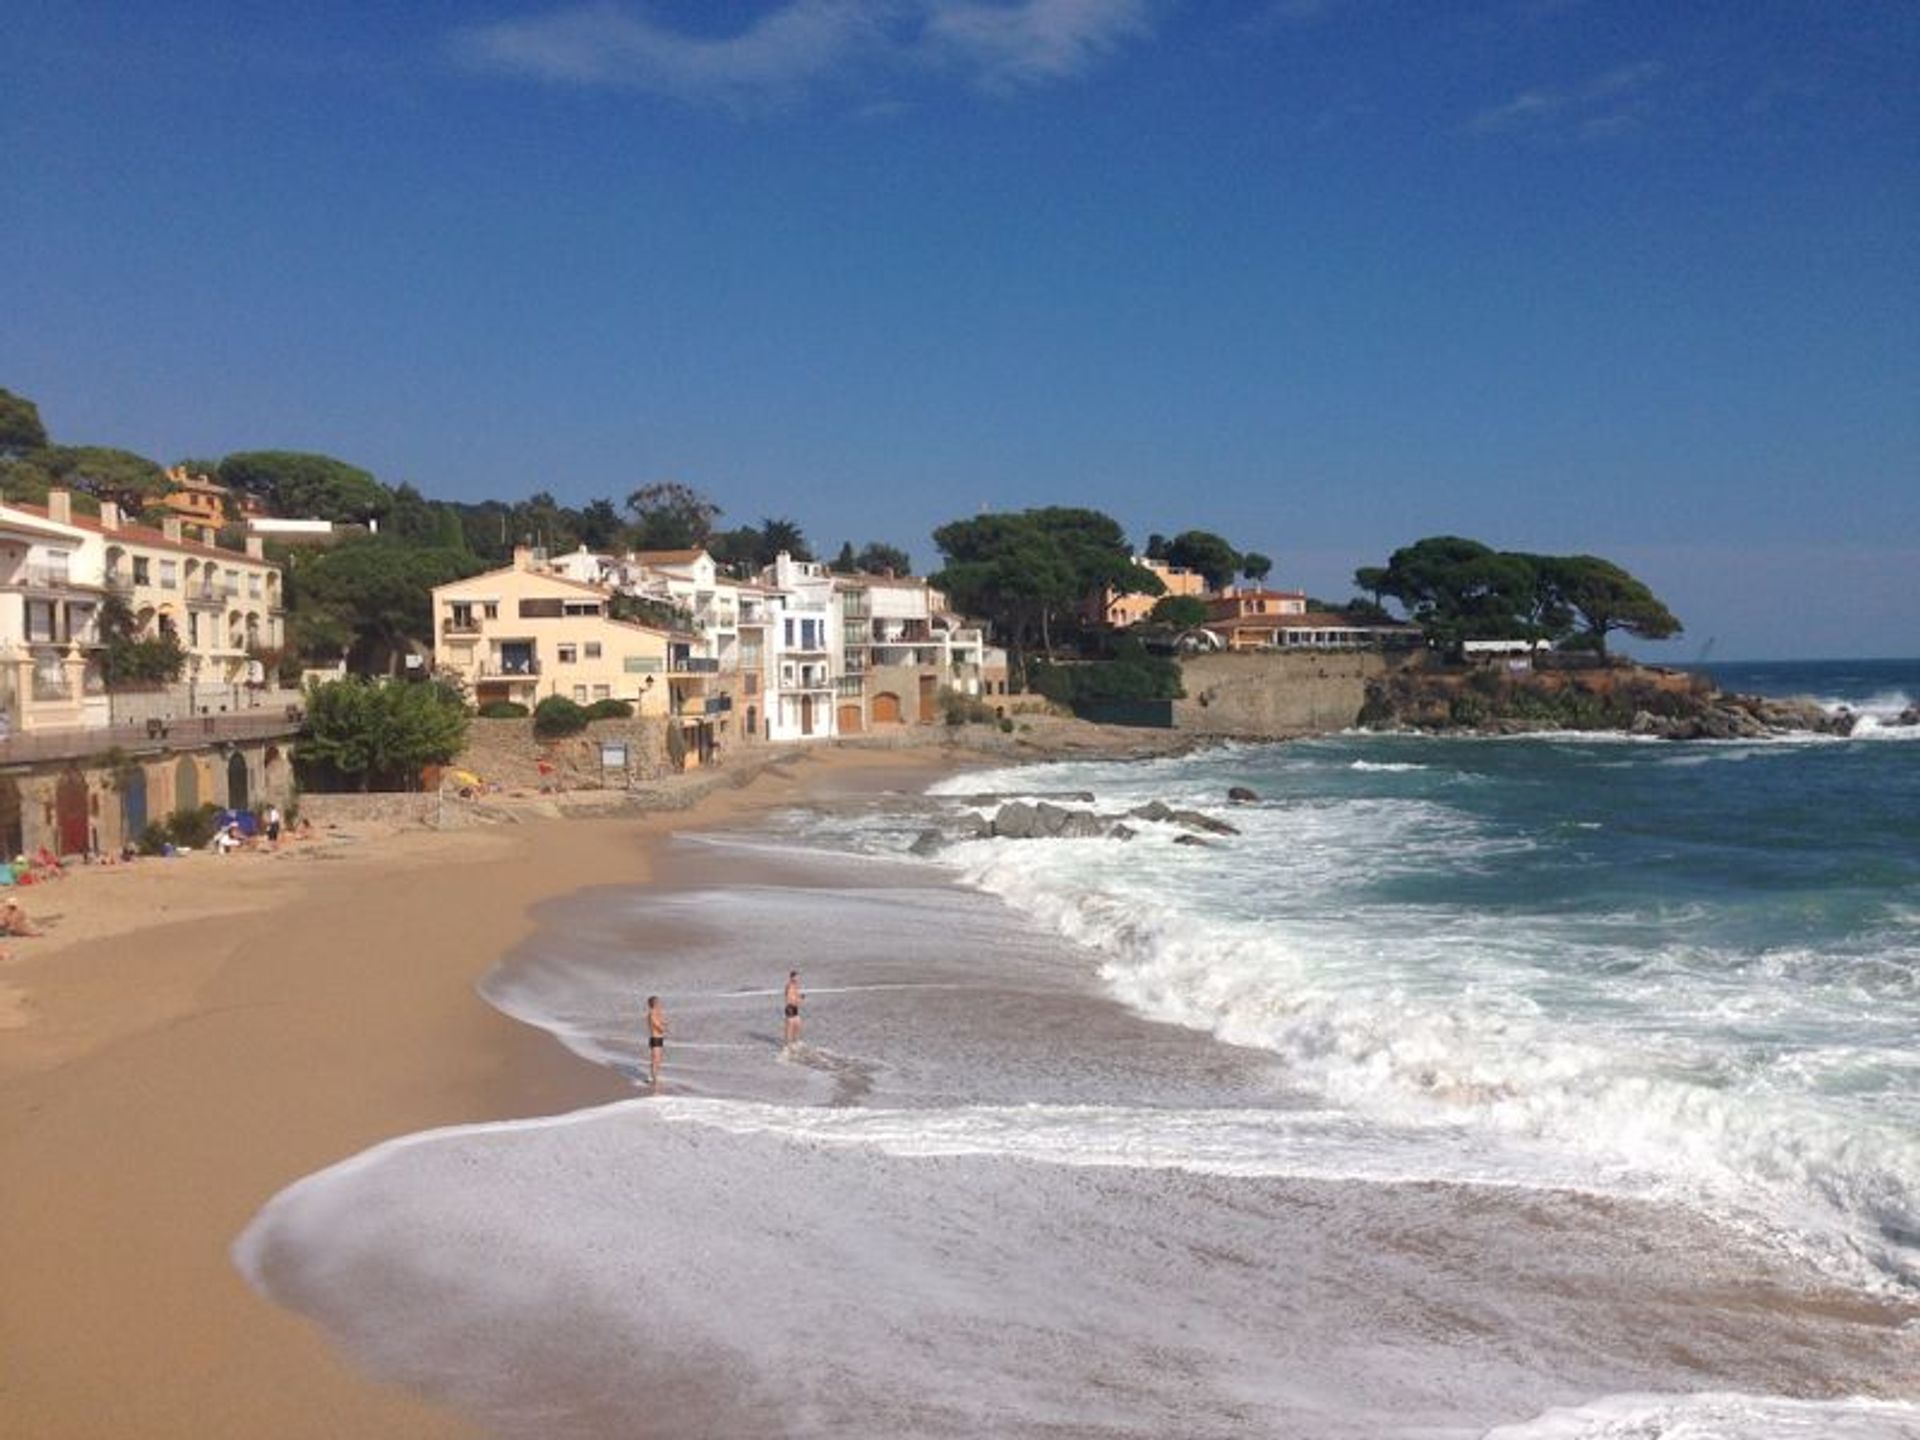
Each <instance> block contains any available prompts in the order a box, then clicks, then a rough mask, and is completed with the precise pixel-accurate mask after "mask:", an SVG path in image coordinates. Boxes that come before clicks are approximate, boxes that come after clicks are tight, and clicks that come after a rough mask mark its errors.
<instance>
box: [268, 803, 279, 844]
mask: <svg viewBox="0 0 1920 1440" xmlns="http://www.w3.org/2000/svg"><path fill="white" fill-rule="evenodd" d="M266 822H267V843H268V844H269V845H271V846H273V848H274V849H276V850H278V849H279V848H280V807H279V806H278V805H269V806H267V814H266Z"/></svg>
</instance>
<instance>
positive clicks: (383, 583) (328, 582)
mask: <svg viewBox="0 0 1920 1440" xmlns="http://www.w3.org/2000/svg"><path fill="white" fill-rule="evenodd" d="M480 568H481V564H480V562H479V561H477V560H476V559H474V557H473V556H471V555H466V554H462V553H460V552H459V551H455V550H446V549H439V548H425V547H419V546H409V545H403V544H400V543H399V542H397V541H394V540H388V539H368V540H359V541H352V542H349V543H347V544H344V545H340V546H337V547H335V548H334V549H331V550H316V551H307V552H302V553H300V554H299V555H297V557H295V558H294V560H293V564H292V566H291V570H290V575H289V580H288V589H289V594H290V595H292V596H293V597H294V602H293V603H294V608H295V613H296V614H297V615H298V617H299V618H300V621H301V623H300V625H299V626H297V627H296V630H295V634H296V636H297V643H298V644H299V645H300V646H301V649H302V651H303V653H309V654H312V653H315V651H314V650H313V649H310V648H309V647H311V646H315V645H318V644H321V643H330V642H332V641H334V640H335V639H337V637H338V634H339V631H340V629H341V628H344V629H345V630H346V632H347V634H348V637H349V648H357V649H359V650H361V651H362V652H365V653H373V654H376V655H386V656H392V655H394V654H397V653H399V652H401V651H403V650H405V649H406V648H407V646H406V642H407V641H409V640H414V641H421V642H428V641H431V639H432V637H433V587H434V586H436V585H447V584H451V583H452V582H453V581H455V580H463V579H465V578H466V577H467V576H469V575H472V574H475V573H477V572H478V571H479V570H480ZM322 617H326V618H325V619H323V618H322ZM328 621H331V622H332V623H331V624H329V623H328ZM336 653H337V652H336Z"/></svg>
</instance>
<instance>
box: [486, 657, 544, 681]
mask: <svg viewBox="0 0 1920 1440" xmlns="http://www.w3.org/2000/svg"><path fill="white" fill-rule="evenodd" d="M539 674H540V662H539V661H538V660H514V659H505V660H503V659H501V658H500V657H499V656H498V655H489V656H487V657H486V658H485V659H483V660H482V661H481V662H480V678H481V679H482V680H533V679H537V678H538V677H539Z"/></svg>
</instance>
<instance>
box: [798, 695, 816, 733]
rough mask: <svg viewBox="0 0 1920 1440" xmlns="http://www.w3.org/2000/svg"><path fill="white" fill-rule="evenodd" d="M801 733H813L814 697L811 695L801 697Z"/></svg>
mask: <svg viewBox="0 0 1920 1440" xmlns="http://www.w3.org/2000/svg"><path fill="white" fill-rule="evenodd" d="M800 733H801V734H802V735H811V734H812V733H813V697H812V696H811V695H802V696H801V697H800Z"/></svg>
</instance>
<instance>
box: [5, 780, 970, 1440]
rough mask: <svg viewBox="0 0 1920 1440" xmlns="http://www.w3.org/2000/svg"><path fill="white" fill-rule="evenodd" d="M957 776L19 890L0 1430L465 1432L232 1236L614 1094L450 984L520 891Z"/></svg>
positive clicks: (473, 972)
mask: <svg viewBox="0 0 1920 1440" xmlns="http://www.w3.org/2000/svg"><path fill="white" fill-rule="evenodd" d="M954 763H956V760H955V757H953V756H951V755H950V754H948V753H947V752H944V751H939V750H919V751H899V752H892V751H863V750H853V749H832V750H827V749H821V750H815V751H809V752H806V753H805V755H804V757H803V758H800V759H798V760H796V761H795V762H794V763H793V764H792V765H790V766H784V765H783V766H781V767H779V768H777V769H773V770H769V771H767V772H765V773H763V774H762V775H760V776H759V777H758V778H757V779H755V780H754V781H753V783H752V784H750V785H748V786H745V787H744V788H740V789H723V790H720V791H717V792H715V793H713V794H712V795H710V796H709V797H707V798H705V799H704V800H702V802H701V804H700V806H699V808H698V809H697V810H696V811H692V812H676V813H672V814H651V815H641V816H637V817H634V818H621V819H603V820H587V819H570V820H547V821H534V822H531V823H526V824H520V825H502V826H495V827H489V828H486V829H484V830H477V831H466V832H459V833H451V834H435V833H425V832H407V833H399V834H386V835H374V834H368V835H366V836H364V837H363V838H361V839H359V840H358V842H357V843H355V842H354V841H352V840H348V839H342V838H340V837H334V838H333V839H330V840H326V841H317V842H311V843H308V844H305V845H301V846H292V847H289V848H288V849H286V850H285V851H283V852H282V853H280V854H278V855H273V856H265V855H240V856H234V857H229V858H226V859H216V858H214V857H212V856H199V855H196V856H190V857H186V858H184V859H181V860H177V861H158V860H152V861H142V862H139V863H137V864H135V865H133V866H130V867H126V868H119V867H113V868H109V869H101V870H97V871H91V872H85V873H82V874H80V875H77V876H75V877H74V878H72V879H70V880H67V881H63V882H59V883H57V884H54V885H49V886H46V887H36V888H34V889H31V890H28V891H26V892H23V899H25V900H26V902H27V905H28V908H29V912H30V913H31V914H32V915H33V916H35V918H36V919H38V920H42V921H51V922H52V924H51V929H50V931H49V933H48V934H47V935H46V936H45V937H43V938H40V939H28V940H20V941H14V942H12V943H11V945H10V946H9V949H10V952H11V954H10V958H8V959H7V960H5V961H0V1177H4V1178H3V1179H0V1431H4V1433H6V1434H7V1435H8V1436H10V1437H16V1436H17V1437H21V1440H27V1437H33V1440H73V1437H93V1436H98V1437H108V1436H113V1437H124V1436H130V1435H140V1436H143V1437H161V1440H165V1437H176V1436H177V1437H188V1436H193V1437H204V1436H209V1435H272V1436H276V1437H289V1440H297V1437H305V1436H313V1437H319V1436H342V1435H365V1436H374V1435H407V1436H418V1437H435V1436H459V1435H471V1434H475V1433H477V1432H476V1431H475V1430H474V1429H473V1428H472V1427H471V1426H470V1425H469V1424H468V1423H467V1422H465V1421H463V1420H460V1419H458V1418H456V1417H454V1416H452V1415H450V1414H448V1413H446V1412H443V1411H439V1410H436V1409H433V1408H431V1407H429V1406H427V1405H426V1404H424V1403H423V1402H421V1401H419V1400H417V1399H415V1398H413V1397H412V1396H410V1395H407V1394H405V1393H403V1392H401V1391H399V1390H396V1389H392V1388H389V1387H385V1386H381V1385H378V1384H375V1383H373V1382H371V1381H369V1380H367V1379H365V1378H364V1377H362V1376H360V1375H358V1374H356V1373H355V1372H353V1371H352V1370H350V1369H349V1368H348V1367H347V1365H346V1364H345V1363H344V1361H343V1360H342V1359H341V1358H340V1356H339V1355H338V1354H337V1352H336V1351H335V1350H334V1349H333V1348H332V1347H331V1346H330V1345H329V1344H328V1342H327V1341H326V1340H325V1339H324V1337H323V1336H322V1335H321V1334H320V1333H319V1332H318V1331H317V1330H316V1329H315V1328H313V1327H312V1326H311V1325H309V1324H308V1323H307V1322H305V1321H304V1320H302V1319H300V1318H299V1317H297V1316H294V1315H292V1314H290V1313H287V1312H285V1311H283V1310H280V1309H278V1308H277V1307H275V1306H273V1305H271V1304H270V1303H268V1302H267V1301H266V1300H264V1299H262V1298H260V1297H259V1296H258V1295H256V1294H255V1293H254V1292H253V1291H252V1290H251V1289H250V1288H249V1287H248V1286H247V1285H246V1283H245V1282H244V1281H243V1280H242V1278H241V1277H240V1275H239V1274H238V1273H237V1272H236V1271H235V1270H234V1268H233V1265H232V1263H231V1259H230V1256H229V1247H230V1246H231V1245H232V1243H233V1240H234V1238H235V1236H236V1235H237V1234H238V1233H239V1232H240V1231H241V1229H242V1228H243V1227H244V1226H245V1225H246V1224H247V1222H248V1221H249V1220H250V1219H251V1218H252V1217H253V1215H254V1214H255V1212H256V1211H257V1210H258V1209H259V1208H260V1206H261V1205H262V1204H263V1203H265V1201H266V1200H267V1199H268V1198H269V1197H270V1196H272V1195H273V1194H274V1193H275V1192H277V1191H278V1190H280V1189H281V1188H283V1187H284V1186H286V1185H288V1184H289V1183H291V1182H293V1181H294V1180H297V1179H299V1178H300V1177H301V1176H303V1175H305V1174H308V1173H310V1172H312V1171H314V1170H318V1169H320V1168H323V1167H325V1166H327V1165H329V1164H332V1163H334V1162H336V1161H338V1160H340V1159H342V1158H343V1157H345V1156H348V1155H351V1154H353V1153H354V1152H356V1151H358V1150H361V1149H363V1148H365V1147H366V1146H369V1145H372V1144H375V1143H377V1142H379V1141H381V1140H384V1139H387V1138H390V1137H393V1136H396V1135H401V1134H406V1133H410V1132H413V1131H417V1130H421V1129H424V1128H429V1127H433V1126H439V1125H447V1124H454V1123H461V1122H469V1121H478V1120H488V1119H502V1118H511V1117H519V1116H528V1115H536V1114H550V1113H556V1112H559V1111H564V1110H569V1109H572V1108H575V1107H578V1106H581V1105H586V1104H591V1103H594V1102H596V1101H600V1100H606V1099H611V1098H616V1097H617V1096H620V1095H623V1094H627V1093H630V1092H628V1091H627V1090H626V1089H625V1087H624V1086H623V1085H622V1084H621V1083H620V1082H619V1081H618V1079H617V1078H616V1077H614V1076H612V1075H610V1074H608V1073H607V1072H605V1071H604V1070H600V1069H597V1068H595V1067H592V1066H588V1065H585V1064H583V1063H581V1062H579V1061H577V1060H575V1059H574V1058H573V1057H572V1056H570V1055H568V1054H566V1053H565V1051H564V1050H562V1049H561V1047H560V1046H558V1045H557V1044H555V1043H554V1042H553V1041H552V1040H551V1039H550V1038H549V1037H547V1036H546V1035H544V1034H541V1033H538V1032H536V1031H533V1030H530V1029H528V1028H527V1027H525V1026H523V1025H521V1024H519V1023H518V1022H516V1021H514V1020H511V1019H509V1018H507V1017H505V1016H503V1015H501V1014H500V1013H499V1012H498V1011H496V1010H494V1009H493V1008H492V1007H490V1006H489V1005H487V1004H486V1003H485V1002H484V1001H482V1000H481V999H480V998H479V997H478V995H477V994H476V993H475V991H474V988H473V987H474V985H475V982H476V981H477V980H479V979H480V978H481V977H482V976H484V975H485V974H486V973H487V972H488V971H489V970H490V969H491V968H492V967H493V966H494V965H495V964H496V962H497V961H498V960H499V959H500V957H501V956H502V955H503V954H504V953H505V952H507V951H508V950H509V949H511V948H512V947H513V946H514V945H515V944H516V943H517V942H518V941H520V940H521V939H522V938H523V937H524V936H525V935H526V934H527V933H528V932H529V930H530V928H531V924H532V922H531V919H530V914H529V912H530V910H531V908H532V907H533V906H535V905H536V904H537V903H538V902H540V901H542V900H545V899H550V898H552V897H555V896H559V895H565V894H569V893H571V892H573V891H576V890H579V889H581V888H584V887H587V886H593V885H610V884H633V883H637V882H643V881H645V880H646V878H647V876H648V874H649V866H650V863H651V860H650V857H651V854H652V850H653V848H654V847H655V846H656V845H657V843H658V842H659V841H660V840H661V838H662V837H664V836H666V835H668V834H670V833H671V832H672V831H673V830H674V829H676V828H678V827H681V826H684V825H687V824H689V823H692V822H694V821H695V820H696V819H697V820H698V821H699V822H700V823H719V822H723V821H725V820H726V819H727V818H728V817H729V816H733V815H739V814H743V813H747V812H751V811H753V810H756V809H758V808H760V807H764V806H769V805H777V804H781V803H785V802H787V801H789V800H791V799H792V798H794V797H796V796H798V795H800V794H802V793H803V792H805V791H806V790H807V789H809V788H810V787H813V786H817V785H819V784H821V783H824V782H825V781H826V779H827V777H829V776H832V775H834V774H836V773H839V772H846V771H857V770H863V769H873V770H876V771H881V772H884V773H885V774H887V775H890V776H900V777H906V776H918V777H920V779H921V780H925V779H928V778H931V776H932V775H933V774H934V773H936V772H937V771H938V770H939V769H941V768H943V767H947V766H950V765H952V764H954Z"/></svg>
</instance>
